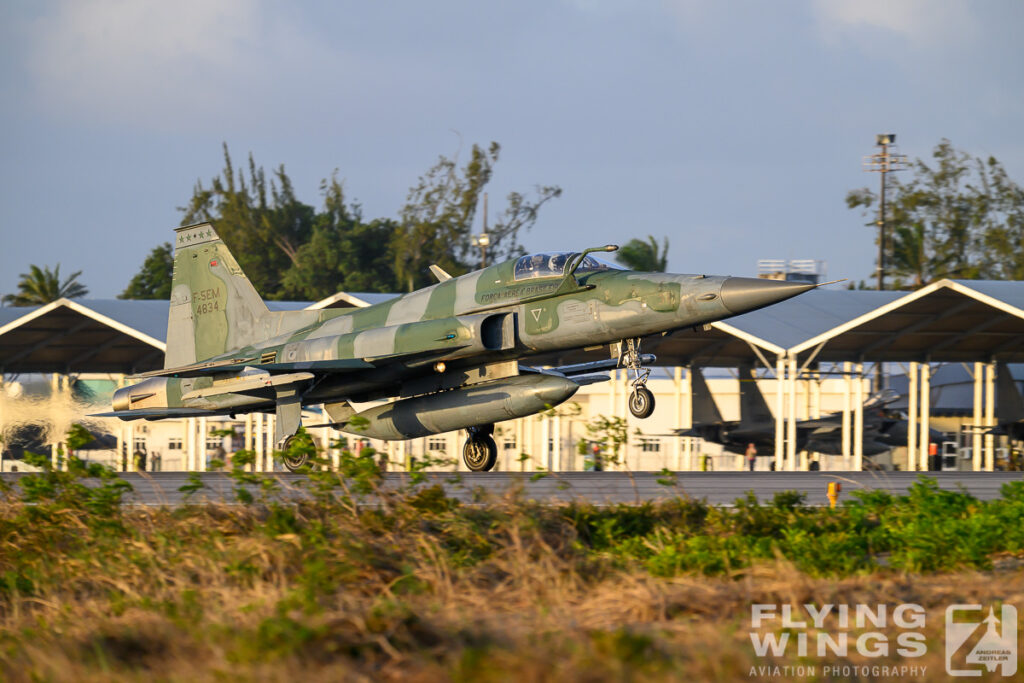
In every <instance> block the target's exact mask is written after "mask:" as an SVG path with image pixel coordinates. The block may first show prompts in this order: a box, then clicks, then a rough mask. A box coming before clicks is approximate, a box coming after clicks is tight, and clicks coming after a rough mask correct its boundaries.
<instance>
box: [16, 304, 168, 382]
mask: <svg viewBox="0 0 1024 683" xmlns="http://www.w3.org/2000/svg"><path fill="white" fill-rule="evenodd" d="M167 306H168V304H167V302H166V301H119V300H91V301H72V300H69V299H58V300H57V301H54V302H52V303H49V304H47V305H45V306H40V307H38V308H36V309H34V310H30V311H28V312H26V313H23V314H22V315H21V316H19V317H17V318H15V319H14V320H9V321H8V322H6V323H5V324H3V325H0V372H10V373H27V372H112V373H130V372H139V371H143V370H155V369H157V368H159V367H161V366H162V365H163V358H164V349H165V345H164V341H163V340H164V331H165V330H166V327H167ZM24 310H25V309H22V311H24Z"/></svg>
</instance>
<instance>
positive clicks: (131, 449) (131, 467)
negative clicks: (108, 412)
mask: <svg viewBox="0 0 1024 683" xmlns="http://www.w3.org/2000/svg"><path fill="white" fill-rule="evenodd" d="M127 431H128V448H127V449H126V450H127V451H128V457H127V458H125V463H124V464H125V471H127V472H134V471H135V423H134V422H129V423H128V430H127Z"/></svg>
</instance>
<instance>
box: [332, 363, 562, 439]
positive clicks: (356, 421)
mask: <svg viewBox="0 0 1024 683" xmlns="http://www.w3.org/2000/svg"><path fill="white" fill-rule="evenodd" d="M579 388H580V385H578V384H576V383H575V382H573V381H572V380H571V379H567V378H565V377H563V376H561V375H548V374H542V373H530V374H526V375H519V376H516V377H508V378H505V379H498V380H494V381H491V382H482V383H480V384H473V385H470V386H466V387H462V388H460V389H452V390H450V391H441V392H438V393H433V394H426V395H423V396H416V397H414V398H407V399H403V400H401V401H395V402H394V403H385V404H383V405H379V406H376V407H374V408H370V409H369V410H364V411H362V412H359V413H355V414H354V415H351V416H349V417H348V418H347V419H346V420H345V422H343V423H341V424H339V426H338V428H339V429H341V430H342V431H345V432H348V433H350V434H357V435H359V436H367V437H370V438H373V439H386V440H400V439H416V438H419V437H421V436H428V435H430V434H438V433H441V432H450V431H454V430H456V429H466V428H468V427H477V426H481V425H489V424H494V423H495V422H501V421H503V420H512V419H516V418H519V417H526V416H527V415H533V414H534V413H538V412H540V411H542V410H545V409H546V408H547V407H550V406H556V405H558V404H559V403H562V402H563V401H565V400H566V399H568V398H569V397H570V396H572V395H573V394H575V393H576V390H577V389H579Z"/></svg>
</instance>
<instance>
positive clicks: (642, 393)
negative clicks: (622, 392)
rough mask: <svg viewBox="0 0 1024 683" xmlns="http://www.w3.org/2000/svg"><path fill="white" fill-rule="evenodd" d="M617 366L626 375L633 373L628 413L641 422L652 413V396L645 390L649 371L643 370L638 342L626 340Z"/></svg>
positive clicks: (648, 369) (636, 340)
mask: <svg viewBox="0 0 1024 683" xmlns="http://www.w3.org/2000/svg"><path fill="white" fill-rule="evenodd" d="M619 366H620V367H623V366H624V367H625V368H626V373H627V376H628V373H630V372H632V373H633V392H632V393H631V394H630V395H629V401H628V403H629V412H631V413H633V416H634V417H638V418H640V419H641V420H642V419H644V418H647V417H650V416H651V413H653V412H654V394H652V393H651V390H650V389H648V388H647V378H648V377H650V376H651V369H650V368H645V367H644V366H643V364H642V362H641V358H640V340H639V339H627V340H626V341H625V344H624V348H623V349H622V352H621V353H620V354H619Z"/></svg>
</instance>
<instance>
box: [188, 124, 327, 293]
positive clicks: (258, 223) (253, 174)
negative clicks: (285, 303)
mask: <svg viewBox="0 0 1024 683" xmlns="http://www.w3.org/2000/svg"><path fill="white" fill-rule="evenodd" d="M272 175H273V177H272V178H271V180H270V182H269V183H268V182H267V178H266V174H265V173H264V171H263V168H262V167H257V166H256V162H255V161H254V160H253V157H252V154H250V155H249V179H248V182H246V177H245V174H244V173H241V172H236V171H235V168H234V165H233V164H232V162H231V154H230V153H229V152H228V146H227V143H225V144H224V170H223V171H222V172H221V174H220V175H218V176H216V177H215V178H213V179H212V180H211V181H210V187H209V188H207V187H205V186H204V185H203V183H202V181H197V182H196V186H195V189H194V190H193V192H192V199H191V200H189V203H188V205H187V206H184V207H181V211H182V212H184V217H183V219H182V225H188V224H190V223H199V222H203V221H210V222H214V223H215V224H216V226H217V233H218V234H219V235H220V237H221V238H222V239H223V240H224V241H225V242H226V243H227V244H228V245H229V246H230V247H231V249H232V253H234V255H235V258H236V259H237V260H238V263H239V265H240V266H241V267H242V269H243V270H244V271H245V274H246V275H247V276H248V277H249V279H250V280H251V281H252V283H253V285H254V286H255V287H256V289H257V290H258V291H259V292H260V294H262V295H263V296H264V297H265V298H268V299H280V298H282V296H283V291H282V278H283V277H284V274H285V273H286V272H287V271H288V269H289V268H290V267H291V265H292V264H293V263H294V262H295V259H296V257H297V255H298V251H299V248H300V247H301V246H302V245H303V244H305V243H306V242H308V241H309V238H310V236H311V235H312V232H313V223H314V220H315V217H316V211H315V210H314V209H313V207H312V206H309V205H307V204H303V203H302V202H300V201H299V200H298V199H297V198H296V197H295V192H294V189H293V187H292V182H291V179H290V178H289V177H288V174H287V173H285V170H284V165H283V164H282V165H280V166H278V167H277V168H276V169H274V171H273V174H272Z"/></svg>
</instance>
